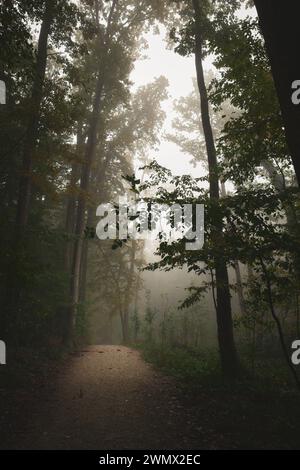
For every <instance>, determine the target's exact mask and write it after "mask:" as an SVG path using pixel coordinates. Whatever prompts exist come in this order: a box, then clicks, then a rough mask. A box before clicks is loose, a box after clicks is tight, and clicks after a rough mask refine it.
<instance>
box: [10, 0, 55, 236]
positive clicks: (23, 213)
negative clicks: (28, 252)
mask: <svg viewBox="0 0 300 470" xmlns="http://www.w3.org/2000/svg"><path fill="white" fill-rule="evenodd" d="M53 6H54V0H46V1H45V10H44V16H43V20H42V25H41V29H40V34H39V40H38V49H37V62H36V72H35V79H34V82H33V87H32V95H31V102H30V109H29V121H28V126H27V131H26V136H25V142H24V151H23V160H22V168H21V176H20V182H19V195H18V203H17V214H16V225H17V238H18V239H19V238H20V237H21V235H22V230H23V228H24V227H25V226H26V225H27V221H28V216H29V207H30V194H31V174H30V173H31V171H32V167H33V156H34V151H35V147H36V142H37V136H38V124H39V117H40V108H41V102H42V99H43V86H44V81H45V75H46V66H47V47H48V37H49V33H50V28H51V24H52V21H53Z"/></svg>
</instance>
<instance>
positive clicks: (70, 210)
mask: <svg viewBox="0 0 300 470" xmlns="http://www.w3.org/2000/svg"><path fill="white" fill-rule="evenodd" d="M83 145H84V136H83V133H82V126H81V124H79V125H78V130H77V144H76V153H77V155H76V156H77V158H78V160H79V159H80V158H81V156H82V150H83ZM79 177H80V164H79V161H76V162H74V163H73V164H72V168H71V177H70V182H69V187H68V194H67V204H66V220H65V232H66V235H67V243H66V247H65V270H66V272H67V273H70V272H71V265H72V259H73V248H74V240H72V237H73V236H74V232H75V221H76V201H77V192H78V188H77V184H78V180H79Z"/></svg>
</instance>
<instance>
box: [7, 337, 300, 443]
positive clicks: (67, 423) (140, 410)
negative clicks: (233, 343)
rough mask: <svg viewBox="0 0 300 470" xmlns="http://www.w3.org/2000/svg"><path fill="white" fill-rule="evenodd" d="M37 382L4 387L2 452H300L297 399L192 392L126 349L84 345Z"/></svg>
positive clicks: (226, 392)
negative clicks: (290, 449)
mask: <svg viewBox="0 0 300 470" xmlns="http://www.w3.org/2000/svg"><path fill="white" fill-rule="evenodd" d="M36 380H37V382H36V383H35V385H34V386H31V388H28V386H27V387H22V386H18V387H16V388H15V390H14V391H10V392H9V393H7V390H5V388H3V386H2V385H1V388H0V399H1V405H0V408H1V409H0V412H1V417H0V429H1V431H0V448H2V449H98V450H101V449H151V450H152V449H153V450H155V449H224V448H230V449H235V448H236V449H237V448H244V449H245V448H248V449H251V448H252V449H254V448H300V432H299V426H300V425H299V423H300V419H299V418H300V415H299V406H298V403H299V401H298V400H297V401H296V402H293V400H291V399H290V397H286V398H282V397H276V396H274V397H270V396H269V397H266V396H264V395H261V394H256V395H255V394H253V393H248V392H245V393H241V392H240V391H237V392H236V393H235V394H233V393H232V391H230V390H227V391H224V390H222V391H221V390H210V391H208V390H205V388H203V389H202V388H201V387H200V388H199V387H198V388H197V389H195V388H193V387H190V386H187V385H186V384H182V382H180V381H179V380H177V379H175V378H174V377H170V376H168V375H165V374H163V373H162V372H160V371H158V370H157V369H155V368H154V367H153V366H152V365H150V364H148V363H146V362H145V361H144V360H143V359H142V357H141V355H140V353H139V352H138V351H136V350H133V349H131V348H127V347H123V346H90V347H86V348H83V349H82V350H81V351H79V352H78V353H76V354H74V355H72V356H71V357H70V358H68V359H66V360H65V361H64V362H63V364H60V366H59V367H58V368H57V370H55V371H53V370H52V371H51V372H50V373H49V375H48V376H47V377H44V378H43V380H42V381H41V380H39V379H37V378H36Z"/></svg>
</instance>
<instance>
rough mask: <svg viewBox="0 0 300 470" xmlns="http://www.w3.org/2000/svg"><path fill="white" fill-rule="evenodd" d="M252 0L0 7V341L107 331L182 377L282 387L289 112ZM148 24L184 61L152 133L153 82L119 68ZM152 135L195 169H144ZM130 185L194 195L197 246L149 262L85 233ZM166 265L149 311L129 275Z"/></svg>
mask: <svg viewBox="0 0 300 470" xmlns="http://www.w3.org/2000/svg"><path fill="white" fill-rule="evenodd" d="M262 3H263V2H259V1H257V2H243V1H239V0H232V1H230V2H228V1H225V0H224V1H223V0H215V1H213V0H186V1H184V0H182V1H179V0H165V1H162V0H141V1H137V0H111V1H105V0H80V1H79V0H77V1H75V0H74V1H72V0H44V1H40V2H36V1H31V0H26V1H22V0H15V1H10V0H4V1H1V2H0V25H1V26H0V27H1V32H0V34H1V40H2V47H1V51H0V80H2V81H3V82H4V83H5V85H6V104H2V105H1V108H0V142H1V146H0V148H1V150H0V151H1V159H0V165H1V172H0V174H1V181H0V210H1V220H2V223H1V227H0V247H1V255H0V257H1V271H0V272H1V283H0V294H1V315H0V332H1V335H0V336H1V338H2V339H3V340H5V341H6V343H7V344H8V345H13V347H14V348H20V347H22V348H29V347H30V348H34V349H36V350H39V348H46V349H47V350H49V351H60V350H66V349H70V348H74V347H78V345H80V344H87V343H99V342H100V343H101V342H105V343H108V344H109V343H111V342H123V343H124V344H133V345H136V346H137V347H140V348H142V349H143V350H144V351H146V352H145V354H147V355H148V356H149V357H151V358H152V359H153V358H154V359H153V360H154V361H156V362H157V363H160V364H163V365H168V364H169V366H170V367H171V368H173V369H174V368H175V369H176V367H177V368H179V369H180V370H181V372H182V373H184V374H186V373H187V371H189V370H190V375H191V376H192V378H193V379H196V380H200V378H201V374H209V373H214V372H215V371H221V372H222V374H223V376H224V377H226V378H230V379H236V378H237V377H241V376H243V374H246V375H247V374H248V375H250V376H251V377H252V378H253V377H255V375H256V374H262V375H263V374H264V373H265V374H267V373H268V371H269V372H270V370H272V371H273V372H272V380H273V381H274V382H273V383H277V381H280V380H281V381H282V382H283V383H284V384H285V385H286V384H288V386H289V387H293V386H294V384H298V386H299V378H298V376H297V368H296V367H295V366H294V365H293V364H292V362H291V359H290V357H291V344H292V341H294V340H295V339H297V337H298V338H300V304H299V302H300V298H299V296H300V290H299V276H300V258H299V254H300V239H299V227H300V226H299V215H300V214H299V185H298V183H299V161H300V159H299V148H300V147H299V135H300V134H299V133H297V132H296V133H295V119H297V118H299V114H298V115H297V113H299V109H300V108H299V107H298V108H297V107H296V106H294V107H292V106H291V105H290V102H289V104H288V105H287V104H286V103H287V100H285V95H287V96H288V99H289V100H290V96H291V93H292V90H291V83H292V81H293V80H295V79H297V78H298V79H299V78H300V77H297V76H294V75H293V73H291V74H288V73H287V74H286V75H287V76H285V77H282V76H280V71H282V68H281V67H280V61H279V60H277V59H278V57H277V56H276V53H277V52H276V47H275V48H274V41H273V40H272V38H273V36H272V34H274V31H273V32H272V31H271V30H270V29H268V24H267V23H268V22H267V21H265V16H264V15H267V16H266V17H267V19H268V12H266V11H263V10H264V7H263V6H262V5H261V4H262ZM274 3H277V2H274ZM278 3H281V2H278ZM254 4H256V6H257V8H258V13H259V15H260V16H261V18H260V19H261V22H259V19H258V17H257V15H256V9H255V5H254ZM267 4H270V2H265V7H266V6H267ZM242 7H243V8H244V9H245V8H246V15H241V14H239V12H240V9H241V8H242ZM247 9H248V10H247ZM247 12H248V14H247ZM295 17H296V15H295ZM161 26H163V27H164V28H165V29H166V31H167V38H166V40H167V44H168V47H169V48H171V50H173V51H174V54H179V55H181V56H183V57H194V59H195V78H194V89H193V91H192V92H191V93H183V96H182V97H181V98H180V99H178V100H175V101H174V104H173V113H174V115H175V118H174V119H173V124H172V131H171V132H169V133H168V134H167V135H163V134H162V131H161V130H162V128H163V123H164V121H165V119H166V112H165V110H164V101H165V100H166V99H167V97H168V80H167V79H166V78H165V77H164V76H160V77H157V78H156V79H155V80H154V81H152V82H149V83H148V84H147V85H145V86H142V87H138V88H137V87H135V86H134V84H133V83H132V81H131V79H130V75H131V72H132V70H133V68H134V65H135V62H136V61H137V60H138V59H139V58H141V57H142V56H143V54H144V53H145V51H146V43H145V34H146V33H147V32H149V31H150V32H151V31H152V32H153V33H154V34H155V32H156V31H157V28H160V27H161ZM275 26H276V25H275ZM275 33H276V28H275ZM265 40H266V44H265ZM266 46H267V47H266ZM275 46H276V44H275ZM283 48H284V43H283ZM207 57H210V58H211V60H212V63H213V68H212V70H210V71H209V70H207V68H206V66H205V61H206V59H207ZM285 70H287V68H286V69H285ZM277 71H279V73H278V74H277ZM174 73H176V71H175V70H174ZM281 75H282V74H281ZM284 80H286V82H284ZM284 83H285V84H286V83H287V84H288V85H287V86H285V84H284ZM287 87H288V88H287ZM281 92H282V93H281ZM293 113H294V116H293V115H292V114H293ZM293 126H294V127H293ZM161 139H167V140H169V141H171V142H173V143H175V144H176V145H177V146H178V147H179V148H180V149H181V151H182V152H183V153H185V154H186V155H188V156H189V158H190V160H191V162H192V165H194V166H197V165H198V166H201V167H202V169H203V171H202V174H203V176H202V177H193V172H192V171H191V173H190V174H188V175H181V176H178V175H173V174H172V173H171V171H170V170H169V169H168V168H165V167H163V166H161V165H159V164H158V163H157V162H156V161H155V154H154V149H155V147H156V146H157V145H158V143H159V142H160V141H161ZM297 139H298V140H297ZM297 142H298V144H297ZM191 168H192V167H191ZM297 178H298V179H297ZM145 191H149V194H151V195H152V199H154V200H157V201H160V202H162V203H166V204H174V203H179V204H183V203H189V202H190V203H200V204H204V205H205V244H204V246H203V248H202V249H201V250H196V251H186V249H185V241H184V240H178V241H176V242H172V243H167V242H164V241H159V240H158V241H157V244H156V246H155V247H154V249H155V251H156V255H155V257H154V258H153V257H152V258H151V260H150V261H149V256H148V255H147V246H146V245H147V242H145V241H140V240H130V239H129V240H126V241H125V240H123V241H122V242H120V243H115V242H112V241H111V240H105V241H100V240H98V239H97V237H95V227H96V224H97V222H98V218H97V217H96V208H97V206H98V205H99V204H100V203H102V202H113V201H116V200H117V197H118V195H123V194H124V193H125V192H129V193H132V194H134V195H135V197H136V198H139V197H140V195H141V194H142V193H143V192H145ZM180 270H183V271H184V273H185V274H184V276H185V280H186V281H187V282H188V284H189V285H188V286H187V287H188V289H187V291H186V295H185V296H183V298H181V299H180V300H181V301H180V303H179V304H178V305H176V307H174V306H173V305H172V306H170V305H169V299H170V298H172V295H173V293H172V287H170V288H169V290H168V291H167V292H166V293H165V295H163V296H162V298H161V301H160V305H159V306H158V307H157V306H154V305H153V303H152V301H151V298H152V297H151V295H152V294H153V293H151V287H149V285H147V282H146V281H145V279H147V277H146V275H149V273H151V274H152V275H153V276H159V275H160V274H159V273H160V272H161V271H166V274H165V275H166V276H168V275H170V276H171V275H172V272H173V271H174V272H179V271H180ZM11 347H12V346H11ZM183 369H184V372H183ZM274 371H275V372H274Z"/></svg>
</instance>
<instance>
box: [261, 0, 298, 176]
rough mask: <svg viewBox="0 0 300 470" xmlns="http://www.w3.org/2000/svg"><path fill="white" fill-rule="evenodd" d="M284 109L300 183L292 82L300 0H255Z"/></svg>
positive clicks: (296, 106)
mask: <svg viewBox="0 0 300 470" xmlns="http://www.w3.org/2000/svg"><path fill="white" fill-rule="evenodd" d="M254 3H255V6H256V9H257V13H258V17H259V22H260V28H261V31H262V34H263V36H264V39H265V44H266V49H267V53H268V56H269V59H270V64H271V69H272V74H273V78H274V82H275V87H276V90H277V95H278V99H279V103H280V107H281V111H282V117H283V121H284V126H285V133H286V139H287V143H288V147H289V150H290V153H291V157H292V161H293V165H294V168H295V173H296V176H297V180H298V184H299V185H300V132H299V123H300V105H295V104H293V103H292V99H291V96H292V91H293V90H292V83H293V82H294V81H295V80H300V63H299V60H298V59H297V56H298V51H297V47H298V44H299V40H300V33H299V17H300V2H299V1H298V0H294V1H290V2H275V1H274V0H254Z"/></svg>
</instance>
